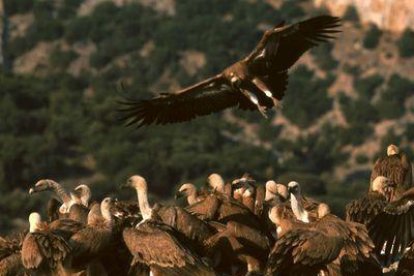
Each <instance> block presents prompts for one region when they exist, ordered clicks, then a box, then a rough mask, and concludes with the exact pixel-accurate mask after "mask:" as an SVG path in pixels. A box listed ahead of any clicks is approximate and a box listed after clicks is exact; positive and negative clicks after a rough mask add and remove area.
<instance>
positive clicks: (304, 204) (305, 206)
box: [288, 181, 320, 222]
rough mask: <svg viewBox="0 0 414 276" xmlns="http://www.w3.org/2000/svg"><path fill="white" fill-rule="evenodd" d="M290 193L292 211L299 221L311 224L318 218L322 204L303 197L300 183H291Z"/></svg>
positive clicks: (289, 185) (289, 184)
mask: <svg viewBox="0 0 414 276" xmlns="http://www.w3.org/2000/svg"><path fill="white" fill-rule="evenodd" d="M288 192H289V194H290V205H291V207H292V211H293V213H294V214H295V216H296V218H297V219H298V220H301V221H303V222H310V221H312V220H315V219H316V218H317V216H318V214H317V212H318V206H319V204H320V203H319V202H318V201H316V200H314V199H312V198H309V197H305V196H303V195H302V192H301V188H300V185H299V183H298V182H296V181H291V182H289V183H288Z"/></svg>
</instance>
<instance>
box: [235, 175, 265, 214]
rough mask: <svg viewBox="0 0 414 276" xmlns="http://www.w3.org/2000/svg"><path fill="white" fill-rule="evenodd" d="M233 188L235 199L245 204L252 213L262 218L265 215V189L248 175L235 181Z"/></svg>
mask: <svg viewBox="0 0 414 276" xmlns="http://www.w3.org/2000/svg"><path fill="white" fill-rule="evenodd" d="M232 187H234V188H233V198H234V199H236V200H237V201H239V202H241V203H243V205H244V206H246V207H247V208H249V209H250V211H252V212H253V213H254V214H255V215H257V216H259V217H260V216H261V215H262V213H263V204H264V199H265V187H264V186H263V185H259V184H257V183H256V181H255V180H254V179H253V178H252V177H251V176H250V175H249V174H248V173H245V174H244V175H243V176H242V177H241V178H238V179H235V180H233V182H232Z"/></svg>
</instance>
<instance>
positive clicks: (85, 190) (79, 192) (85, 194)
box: [72, 184, 92, 207]
mask: <svg viewBox="0 0 414 276" xmlns="http://www.w3.org/2000/svg"><path fill="white" fill-rule="evenodd" d="M72 193H73V195H74V196H75V197H76V201H77V203H79V204H82V205H84V206H86V207H88V205H89V200H90V199H91V196H92V193H91V189H90V188H89V187H88V186H87V185H85V184H81V185H79V186H77V187H76V188H75V189H74V190H73V192H72Z"/></svg>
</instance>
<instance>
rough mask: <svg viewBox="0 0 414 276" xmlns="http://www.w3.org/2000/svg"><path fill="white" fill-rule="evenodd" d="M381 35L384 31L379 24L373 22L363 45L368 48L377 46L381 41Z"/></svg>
mask: <svg viewBox="0 0 414 276" xmlns="http://www.w3.org/2000/svg"><path fill="white" fill-rule="evenodd" d="M381 35H382V31H381V30H380V29H379V28H378V27H377V25H374V24H372V25H371V26H370V28H369V30H368V32H367V33H366V34H365V37H364V40H363V42H362V45H363V46H364V47H365V48H366V49H374V48H376V47H377V46H378V43H379V41H380V38H381Z"/></svg>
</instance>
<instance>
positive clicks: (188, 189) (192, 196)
mask: <svg viewBox="0 0 414 276" xmlns="http://www.w3.org/2000/svg"><path fill="white" fill-rule="evenodd" d="M180 197H185V198H186V201H187V203H188V205H191V204H194V203H197V202H199V201H202V200H203V199H204V198H205V195H203V194H200V192H199V191H197V188H196V186H194V184H191V183H185V184H183V185H181V186H180V188H179V189H178V191H177V192H176V193H175V199H178V198H180Z"/></svg>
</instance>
